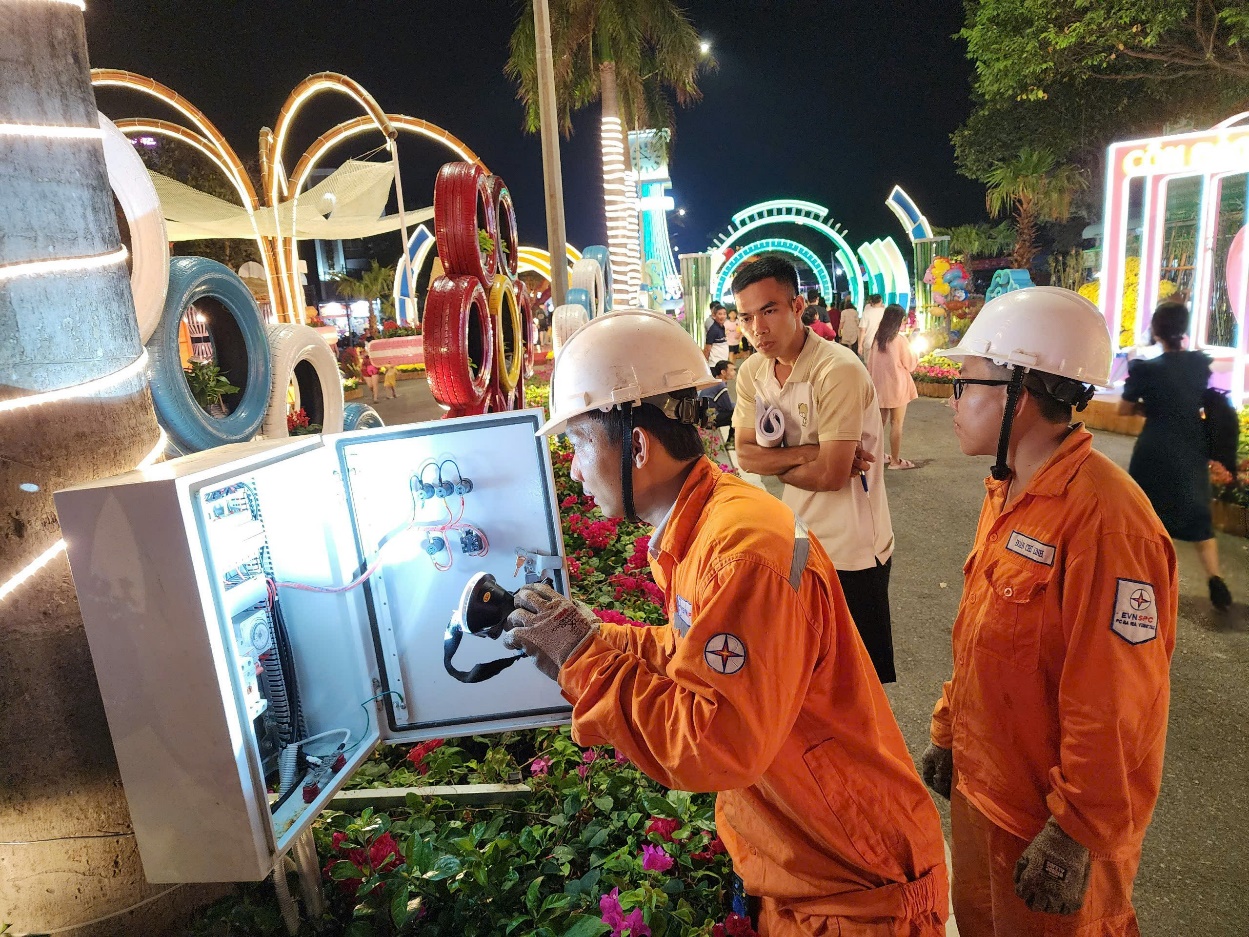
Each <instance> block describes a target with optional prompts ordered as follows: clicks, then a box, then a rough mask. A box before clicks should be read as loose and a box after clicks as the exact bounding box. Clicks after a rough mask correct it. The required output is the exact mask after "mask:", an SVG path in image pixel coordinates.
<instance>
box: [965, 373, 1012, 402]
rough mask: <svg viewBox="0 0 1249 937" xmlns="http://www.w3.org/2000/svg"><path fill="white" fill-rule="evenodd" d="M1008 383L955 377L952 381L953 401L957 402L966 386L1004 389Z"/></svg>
mask: <svg viewBox="0 0 1249 937" xmlns="http://www.w3.org/2000/svg"><path fill="white" fill-rule="evenodd" d="M1009 383H1010V381H986V380H978V379H976V378H973V377H956V378H955V379H954V399H955V400H959V399H961V398H962V396H963V391H964V389H966V387H967V385H968V384H979V385H981V386H983V387H1005V386H1006V385H1007V384H1009Z"/></svg>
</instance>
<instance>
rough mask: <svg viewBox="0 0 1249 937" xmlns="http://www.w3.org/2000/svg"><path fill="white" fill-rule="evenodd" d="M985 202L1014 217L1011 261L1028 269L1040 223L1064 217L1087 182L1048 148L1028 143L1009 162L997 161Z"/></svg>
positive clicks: (988, 178) (994, 211)
mask: <svg viewBox="0 0 1249 937" xmlns="http://www.w3.org/2000/svg"><path fill="white" fill-rule="evenodd" d="M985 183H986V184H987V185H988V191H987V193H986V195H985V206H986V207H987V208H988V209H989V214H990V215H992V216H993V217H994V218H996V217H998V216H999V215H1001V214H1003V213H1005V212H1008V211H1009V212H1012V213H1013V214H1014V217H1015V249H1014V251H1013V253H1012V255H1011V262H1012V263H1013V264H1014V265H1015V267H1017V268H1019V269H1021V270H1027V269H1028V268H1029V267H1030V266H1031V264H1032V259H1033V258H1034V257H1035V256H1036V253H1037V244H1036V234H1037V223H1038V222H1040V221H1065V220H1066V219H1067V217H1068V216H1069V215H1070V214H1071V199H1072V196H1073V195H1074V194H1075V193H1076V191H1078V190H1079V189H1081V188H1083V186H1084V185H1085V182H1084V178H1083V176H1082V175H1081V174H1080V171H1079V170H1078V169H1076V168H1075V167H1074V166H1059V165H1057V160H1056V159H1055V157H1054V154H1053V153H1052V152H1051V151H1049V150H1038V149H1033V148H1032V147H1025V148H1024V149H1022V150H1021V151H1020V152H1019V155H1018V156H1016V157H1015V158H1014V159H1012V160H1010V161H1009V162H1005V163H996V164H994V166H993V168H992V169H991V170H990V171H989V173H988V174H987V175H986V177H985Z"/></svg>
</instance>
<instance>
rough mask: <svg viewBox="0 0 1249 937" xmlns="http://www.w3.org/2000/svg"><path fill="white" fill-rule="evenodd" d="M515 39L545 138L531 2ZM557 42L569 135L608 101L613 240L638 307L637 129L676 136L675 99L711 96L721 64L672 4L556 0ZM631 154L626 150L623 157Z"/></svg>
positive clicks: (607, 192) (523, 93) (628, 293)
mask: <svg viewBox="0 0 1249 937" xmlns="http://www.w3.org/2000/svg"><path fill="white" fill-rule="evenodd" d="M524 6H525V7H526V9H524V10H522V12H521V15H520V17H519V19H518V20H517V24H516V29H515V31H514V32H513V33H512V40H511V57H510V58H509V59H508V62H507V65H506V67H505V71H506V73H507V75H508V76H509V77H510V78H512V79H513V80H514V81H516V82H517V84H518V85H519V89H518V91H517V97H519V98H520V99H521V101H523V102H524V104H525V128H526V129H527V130H529V131H530V132H536V131H537V130H538V129H539V126H540V118H539V113H538V74H537V52H536V49H535V41H534V22H533V16H532V15H530V14H529V11H528V9H527V7H528V6H529V5H528V4H527V3H526V4H524ZM551 46H552V50H553V53H554V59H555V96H556V102H557V106H558V112H559V122H560V130H561V131H562V132H563V133H564V134H565V136H567V135H569V134H571V133H572V114H573V112H574V111H576V110H579V109H580V108H582V107H585V106H586V105H588V104H592V103H593V102H594V101H596V100H597V101H600V102H601V104H602V145H603V194H604V207H605V210H606V215H607V239H608V240H607V243H608V247H609V248H610V250H611V255H612V266H613V268H614V269H615V270H616V283H617V284H619V286H618V288H617V290H616V291H615V292H616V296H615V301H616V302H618V303H621V304H629V303H631V302H633V301H634V298H635V297H636V295H637V291H638V288H639V286H640V285H641V274H642V266H641V258H640V250H639V244H638V236H637V227H638V219H637V206H636V199H637V190H636V184H635V182H634V181H633V176H632V166H631V159H630V154H629V140H628V131H630V130H640V129H643V128H654V129H664V128H667V129H668V130H672V129H673V128H672V124H673V110H672V103H671V101H670V100H669V97H668V94H669V93H671V94H672V95H673V96H674V97H675V98H676V102H677V103H678V104H680V105H682V106H685V105H688V104H691V103H693V102H694V101H697V100H698V99H699V98H700V97H701V93H700V92H699V90H698V71H699V69H700V68H701V67H703V66H704V65H706V66H709V67H714V64H715V63H714V61H713V60H712V59H711V58H710V57H709V56H708V54H707V47H706V45H705V44H703V43H702V41H701V40H700V39H699V36H698V32H697V30H695V29H694V26H693V24H691V23H690V21H689V19H688V18H687V17H686V16H685V13H684V11H682V10H681V8H680V7H678V6H677V5H676V4H675V3H673V2H671V0H554V2H552V3H551ZM622 151H623V152H622Z"/></svg>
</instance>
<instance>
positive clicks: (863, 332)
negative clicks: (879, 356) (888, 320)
mask: <svg viewBox="0 0 1249 937" xmlns="http://www.w3.org/2000/svg"><path fill="white" fill-rule="evenodd" d="M884 315H885V306H884V304H883V303H882V302H881V301H880V294H879V293H872V294H871V295H870V296H868V297H867V305H866V306H864V307H863V316H862V319H861V321H860V322H859V357H860V358H862V359H863V363H864V364H867V362H868V359H869V358H870V357H871V356H872V342H873V341H874V340H875V338H876V330H877V329H878V328H880V320H881V319H882V318H884Z"/></svg>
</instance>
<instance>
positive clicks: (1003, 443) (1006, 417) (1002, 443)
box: [989, 367, 1024, 482]
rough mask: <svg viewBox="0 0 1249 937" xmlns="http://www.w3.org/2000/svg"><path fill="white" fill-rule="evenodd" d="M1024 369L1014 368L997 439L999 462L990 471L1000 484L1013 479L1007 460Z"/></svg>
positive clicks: (1007, 389) (1021, 391) (1021, 390)
mask: <svg viewBox="0 0 1249 937" xmlns="http://www.w3.org/2000/svg"><path fill="white" fill-rule="evenodd" d="M1023 379H1024V369H1023V368H1020V367H1016V368H1013V369H1012V371H1011V377H1010V384H1008V385H1007V387H1006V411H1005V412H1004V413H1003V414H1002V432H1001V435H999V436H998V438H997V462H995V463H994V465H993V468H992V469H990V470H989V474H990V475H992V476H993V477H994V478H995V479H997V480H998V481H1000V482H1004V481H1006V480H1007V479H1008V478H1010V477H1011V470H1010V466H1008V465H1007V464H1006V458H1007V456H1008V455H1009V453H1010V431H1011V428H1012V427H1013V426H1014V425H1015V408H1016V406H1018V404H1019V395H1020V394H1022V393H1023Z"/></svg>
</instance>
